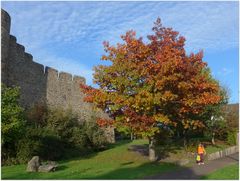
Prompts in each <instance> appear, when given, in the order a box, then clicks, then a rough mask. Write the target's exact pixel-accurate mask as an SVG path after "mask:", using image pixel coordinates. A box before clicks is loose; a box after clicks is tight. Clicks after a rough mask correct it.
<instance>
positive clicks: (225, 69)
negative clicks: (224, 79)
mask: <svg viewBox="0 0 240 181" xmlns="http://www.w3.org/2000/svg"><path fill="white" fill-rule="evenodd" d="M232 73H233V70H232V69H229V68H222V69H221V70H220V71H218V74H219V75H222V76H226V75H229V74H232Z"/></svg>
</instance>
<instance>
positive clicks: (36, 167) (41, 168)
mask: <svg viewBox="0 0 240 181" xmlns="http://www.w3.org/2000/svg"><path fill="white" fill-rule="evenodd" d="M57 166H58V165H57V163H56V162H54V161H48V162H47V163H41V162H40V159H39V156H34V157H33V158H32V159H31V160H30V161H29V162H28V165H27V172H54V171H55V170H56V168H57Z"/></svg>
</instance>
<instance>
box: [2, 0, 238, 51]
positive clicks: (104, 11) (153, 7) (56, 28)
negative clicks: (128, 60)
mask: <svg viewBox="0 0 240 181" xmlns="http://www.w3.org/2000/svg"><path fill="white" fill-rule="evenodd" d="M14 3H15V4H13V2H5V3H4V4H3V5H6V8H7V7H10V6H11V7H13V8H11V10H10V11H11V12H10V13H11V15H12V16H13V19H12V20H13V33H15V34H17V35H20V37H19V38H20V39H21V40H22V41H24V42H25V41H26V42H28V44H31V43H32V42H39V43H47V42H49V43H71V44H75V43H81V45H82V46H86V44H87V45H89V44H94V43H97V44H99V43H101V42H102V41H103V40H105V39H106V40H110V41H112V42H116V41H119V36H120V35H121V34H123V33H124V32H126V31H127V30H129V29H135V30H137V32H138V34H139V35H142V36H145V35H146V34H149V33H150V32H151V27H152V25H153V21H155V20H156V18H157V17H161V18H162V21H163V24H164V25H166V26H170V27H174V28H175V29H176V30H178V31H180V33H181V34H182V35H184V36H186V38H187V43H186V46H187V47H188V49H200V48H203V49H207V48H209V49H226V48H229V47H233V46H237V45H238V6H237V2H94V3H93V2H25V3H24V2H17V3H16V2H14ZM30 42H31V43H30Z"/></svg>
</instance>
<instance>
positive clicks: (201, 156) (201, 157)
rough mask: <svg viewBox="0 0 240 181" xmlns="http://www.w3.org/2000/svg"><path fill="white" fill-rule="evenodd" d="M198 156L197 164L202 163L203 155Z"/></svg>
mask: <svg viewBox="0 0 240 181" xmlns="http://www.w3.org/2000/svg"><path fill="white" fill-rule="evenodd" d="M198 155H199V156H200V161H197V163H202V162H203V154H198Z"/></svg>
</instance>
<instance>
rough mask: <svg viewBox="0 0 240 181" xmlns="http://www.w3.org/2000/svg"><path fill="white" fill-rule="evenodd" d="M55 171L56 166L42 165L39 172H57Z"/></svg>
mask: <svg viewBox="0 0 240 181" xmlns="http://www.w3.org/2000/svg"><path fill="white" fill-rule="evenodd" d="M55 169H56V166H55V165H41V166H40V167H39V168H38V171H39V172H53V171H55Z"/></svg>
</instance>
